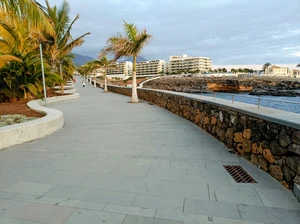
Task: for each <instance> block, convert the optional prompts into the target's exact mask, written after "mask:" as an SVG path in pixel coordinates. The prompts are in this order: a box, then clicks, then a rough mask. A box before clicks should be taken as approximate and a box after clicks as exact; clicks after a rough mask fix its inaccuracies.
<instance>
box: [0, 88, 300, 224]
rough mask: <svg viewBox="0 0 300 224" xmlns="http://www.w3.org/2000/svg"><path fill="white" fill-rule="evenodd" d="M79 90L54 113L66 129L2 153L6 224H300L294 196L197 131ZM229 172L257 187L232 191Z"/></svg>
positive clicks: (143, 107)
mask: <svg viewBox="0 0 300 224" xmlns="http://www.w3.org/2000/svg"><path fill="white" fill-rule="evenodd" d="M77 88H78V92H79V93H80V94H81V97H80V98H79V99H77V100H73V101H67V102H60V103H56V104H52V105H50V107H52V108H56V109H59V110H61V111H63V113H64V116H65V126H64V127H63V128H62V129H61V130H59V131H57V132H56V133H54V134H52V135H50V136H47V137H45V138H43V139H39V140H36V141H32V142H29V143H25V144H21V145H17V146H13V147H11V148H8V149H5V150H3V151H0V224H4V223H10V224H11V223H13V224H21V223H23V224H25V223H26V224H31V223H57V224H59V223H65V224H73V223H74V224H77V223H78V224H83V223H85V224H94V223H97V224H99V223H106V224H179V223H180V224H183V223H184V224H192V223H207V224H229V223H230V224H233V223H234V224H239V223H241V224H242V223H244V224H246V223H248V224H249V223H253V224H254V223H275V224H285V223H289V224H293V223H295V224H299V223H300V212H299V211H300V204H299V202H298V201H297V200H296V199H295V197H294V196H293V195H292V193H291V192H290V191H288V190H286V189H285V188H283V187H282V186H281V185H280V183H278V182H277V181H276V180H274V179H273V178H272V177H270V176H269V175H268V174H266V173H264V172H263V171H262V170H259V169H257V168H256V167H254V166H253V165H251V164H249V163H248V162H247V161H245V160H244V159H243V158H239V157H237V156H236V155H232V154H230V153H228V152H227V148H226V147H224V145H222V144H221V143H219V142H218V141H217V140H216V139H214V138H213V137H211V136H210V135H208V134H207V133H205V132H204V131H202V130H201V129H200V128H198V127H197V126H195V125H194V124H192V123H190V122H188V121H186V120H184V119H182V118H180V117H178V116H176V115H174V114H172V113H170V112H168V111H166V110H163V109H161V108H159V107H158V106H155V105H149V104H148V103H146V102H142V103H139V104H129V103H127V102H128V101H129V98H128V97H126V96H122V95H117V94H114V93H102V90H100V89H94V88H92V87H91V86H87V87H86V88H82V87H81V86H80V85H78V86H77ZM223 164H240V165H241V166H243V167H244V169H246V170H247V171H248V172H249V173H250V174H251V175H252V176H253V177H254V178H255V179H256V180H257V181H258V183H256V184H237V183H235V182H234V180H232V179H231V177H230V176H229V175H228V174H227V173H226V172H225V170H224V168H223Z"/></svg>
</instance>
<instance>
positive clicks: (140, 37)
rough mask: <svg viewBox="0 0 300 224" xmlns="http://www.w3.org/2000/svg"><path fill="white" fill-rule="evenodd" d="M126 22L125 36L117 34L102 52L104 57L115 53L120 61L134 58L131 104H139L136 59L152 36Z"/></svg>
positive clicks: (115, 56)
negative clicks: (127, 57)
mask: <svg viewBox="0 0 300 224" xmlns="http://www.w3.org/2000/svg"><path fill="white" fill-rule="evenodd" d="M123 22H124V31H125V35H124V36H123V35H121V34H119V33H117V34H116V35H113V36H111V37H110V38H109V39H108V40H107V42H106V43H107V46H106V47H104V48H103V49H102V51H101V54H102V55H106V54H107V53H113V54H114V59H115V60H118V59H119V58H121V57H124V56H133V68H132V97H131V103H138V102H139V99H138V95H137V85H136V59H137V56H138V55H139V54H140V53H141V51H142V49H143V47H144V46H145V45H146V44H148V42H149V41H150V39H151V38H152V36H151V35H150V34H148V33H147V31H146V29H144V30H143V31H141V32H139V30H138V28H137V26H136V25H135V24H134V23H127V22H126V21H123Z"/></svg>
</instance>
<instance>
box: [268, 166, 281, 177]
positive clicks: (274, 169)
mask: <svg viewBox="0 0 300 224" xmlns="http://www.w3.org/2000/svg"><path fill="white" fill-rule="evenodd" d="M269 169H270V174H271V176H272V177H274V178H275V179H276V180H279V181H281V180H283V173H282V170H281V167H280V166H277V165H270V167H269Z"/></svg>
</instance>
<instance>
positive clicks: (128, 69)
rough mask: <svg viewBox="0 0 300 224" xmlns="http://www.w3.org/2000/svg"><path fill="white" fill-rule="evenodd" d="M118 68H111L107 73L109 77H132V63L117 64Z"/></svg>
mask: <svg viewBox="0 0 300 224" xmlns="http://www.w3.org/2000/svg"><path fill="white" fill-rule="evenodd" d="M116 66H117V68H109V69H108V71H107V75H124V76H129V75H132V62H130V61H124V62H117V63H116Z"/></svg>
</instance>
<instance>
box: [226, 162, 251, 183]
mask: <svg viewBox="0 0 300 224" xmlns="http://www.w3.org/2000/svg"><path fill="white" fill-rule="evenodd" d="M224 168H225V170H226V171H227V172H228V173H229V174H230V176H231V177H232V178H233V179H234V180H235V182H237V183H257V182H256V181H255V180H254V179H253V178H252V177H251V176H250V174H249V173H247V172H246V171H245V170H244V169H243V167H241V166H224Z"/></svg>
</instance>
